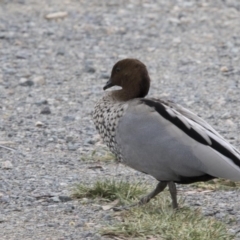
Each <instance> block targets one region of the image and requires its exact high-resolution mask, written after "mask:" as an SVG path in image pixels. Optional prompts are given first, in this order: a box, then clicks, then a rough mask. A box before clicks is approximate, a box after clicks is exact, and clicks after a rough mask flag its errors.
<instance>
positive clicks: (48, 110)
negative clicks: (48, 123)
mask: <svg viewBox="0 0 240 240" xmlns="http://www.w3.org/2000/svg"><path fill="white" fill-rule="evenodd" d="M40 113H41V114H51V110H50V108H49V107H48V106H46V107H44V108H43V109H42V110H41V112H40Z"/></svg>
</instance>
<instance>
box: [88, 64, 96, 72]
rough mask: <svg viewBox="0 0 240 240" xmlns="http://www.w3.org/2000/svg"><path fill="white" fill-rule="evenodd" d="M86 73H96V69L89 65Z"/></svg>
mask: <svg viewBox="0 0 240 240" xmlns="http://www.w3.org/2000/svg"><path fill="white" fill-rule="evenodd" d="M85 71H86V72H87V73H95V72H96V69H95V68H94V67H92V66H89V65H87V66H85Z"/></svg>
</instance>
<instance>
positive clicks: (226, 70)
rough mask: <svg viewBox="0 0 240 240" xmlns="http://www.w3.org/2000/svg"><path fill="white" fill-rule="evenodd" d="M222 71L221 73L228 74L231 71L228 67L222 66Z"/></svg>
mask: <svg viewBox="0 0 240 240" xmlns="http://www.w3.org/2000/svg"><path fill="white" fill-rule="evenodd" d="M220 71H221V72H228V71H229V69H228V67H226V66H222V67H221V68H220Z"/></svg>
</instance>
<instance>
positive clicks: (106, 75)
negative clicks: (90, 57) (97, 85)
mask: <svg viewBox="0 0 240 240" xmlns="http://www.w3.org/2000/svg"><path fill="white" fill-rule="evenodd" d="M100 78H103V79H109V78H110V75H109V74H108V73H102V74H101V76H100Z"/></svg>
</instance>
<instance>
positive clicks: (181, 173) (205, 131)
mask: <svg viewBox="0 0 240 240" xmlns="http://www.w3.org/2000/svg"><path fill="white" fill-rule="evenodd" d="M117 140H118V141H119V143H120V145H121V147H122V150H123V153H124V154H125V155H126V156H127V157H126V159H127V161H129V162H127V164H128V165H131V166H132V167H133V168H136V169H137V170H140V171H143V172H146V173H148V174H150V175H153V176H155V177H156V178H157V179H158V180H164V179H161V176H162V175H164V174H165V173H166V175H164V176H165V177H166V178H168V179H166V180H169V179H170V178H171V177H173V178H174V179H172V180H175V179H176V176H178V178H179V182H184V181H185V182H187V181H188V180H187V178H194V177H199V176H204V174H207V175H210V176H213V177H222V178H227V179H231V180H235V181H240V153H239V151H238V150H237V149H236V148H234V147H233V146H232V145H231V144H230V143H228V142H227V141H226V140H225V139H224V138H223V137H222V136H221V135H220V134H219V133H217V132H216V131H215V130H214V129H213V128H212V127H211V126H210V125H209V124H208V123H206V122H205V121H204V120H203V119H201V118H200V117H198V116H197V115H195V114H194V113H192V112H190V111H189V110H187V109H185V108H183V107H181V106H179V105H176V104H174V103H172V102H168V101H162V100H159V99H145V98H143V99H140V100H138V102H136V101H135V102H133V104H130V105H129V108H128V110H127V111H126V113H125V115H124V116H123V117H122V119H121V121H120V122H119V134H118V136H117ZM144 161H145V162H144ZM158 171H160V172H161V171H162V172H161V173H159V175H158ZM183 179H185V180H183ZM199 179H200V178H199ZM196 180H197V179H196ZM175 181H178V180H175Z"/></svg>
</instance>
